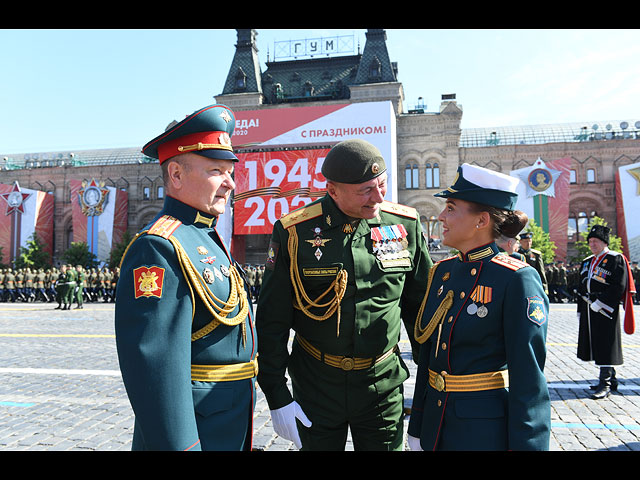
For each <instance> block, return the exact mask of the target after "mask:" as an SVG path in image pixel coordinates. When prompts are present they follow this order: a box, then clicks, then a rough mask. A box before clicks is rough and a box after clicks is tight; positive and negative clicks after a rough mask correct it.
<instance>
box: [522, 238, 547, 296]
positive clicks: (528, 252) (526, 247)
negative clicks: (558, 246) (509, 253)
mask: <svg viewBox="0 0 640 480" xmlns="http://www.w3.org/2000/svg"><path fill="white" fill-rule="evenodd" d="M532 238H533V233H532V232H522V233H521V234H520V248H519V249H518V253H521V254H522V255H524V258H525V259H526V260H527V263H528V264H529V265H531V266H532V267H533V268H535V269H536V272H538V276H539V277H540V281H541V282H542V286H543V287H544V291H545V293H546V294H547V295H549V282H548V279H547V275H546V274H545V271H544V261H543V260H542V252H541V251H540V250H536V249H535V248H531V241H532Z"/></svg>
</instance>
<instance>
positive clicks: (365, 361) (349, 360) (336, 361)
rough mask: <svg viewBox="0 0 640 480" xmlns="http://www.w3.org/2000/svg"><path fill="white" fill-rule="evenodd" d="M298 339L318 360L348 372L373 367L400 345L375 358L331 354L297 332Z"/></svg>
mask: <svg viewBox="0 0 640 480" xmlns="http://www.w3.org/2000/svg"><path fill="white" fill-rule="evenodd" d="M296 339H297V340H298V343H299V344H300V346H301V347H302V348H303V349H304V350H305V351H306V352H307V353H308V354H309V355H311V356H312V357H314V358H315V359H316V360H319V361H321V362H323V363H325V364H327V365H329V366H331V367H336V368H340V369H342V370H344V371H346V372H348V371H349V370H364V369H366V368H369V367H372V366H374V365H375V364H377V363H380V362H381V361H383V360H384V359H385V358H387V357H389V356H391V355H392V354H393V353H394V352H395V351H396V350H397V349H398V346H397V345H396V346H394V347H393V348H391V349H389V350H387V351H386V352H385V353H383V354H382V355H378V356H377V357H374V358H358V357H347V356H343V355H331V354H329V353H322V352H321V351H320V350H318V349H317V348H316V347H314V346H313V345H311V344H310V343H309V342H307V341H306V340H305V339H304V338H302V337H301V336H300V335H299V334H296Z"/></svg>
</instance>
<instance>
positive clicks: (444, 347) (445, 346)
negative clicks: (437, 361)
mask: <svg viewBox="0 0 640 480" xmlns="http://www.w3.org/2000/svg"><path fill="white" fill-rule="evenodd" d="M442 349H443V350H446V349H447V344H446V343H444V342H442Z"/></svg>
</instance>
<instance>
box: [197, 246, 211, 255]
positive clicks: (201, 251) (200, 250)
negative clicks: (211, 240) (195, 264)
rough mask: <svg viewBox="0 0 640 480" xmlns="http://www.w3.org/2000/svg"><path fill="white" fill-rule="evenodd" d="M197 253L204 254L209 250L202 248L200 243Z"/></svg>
mask: <svg viewBox="0 0 640 480" xmlns="http://www.w3.org/2000/svg"><path fill="white" fill-rule="evenodd" d="M197 250H198V253H199V254H200V255H206V254H207V253H209V250H207V249H206V248H204V247H203V246H202V245H200V246H199V247H198V248H197Z"/></svg>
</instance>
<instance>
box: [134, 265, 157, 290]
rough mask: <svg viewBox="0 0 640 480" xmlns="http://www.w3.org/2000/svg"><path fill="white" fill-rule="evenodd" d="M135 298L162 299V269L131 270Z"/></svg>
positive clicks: (142, 268)
mask: <svg viewBox="0 0 640 480" xmlns="http://www.w3.org/2000/svg"><path fill="white" fill-rule="evenodd" d="M133 279H134V282H135V284H134V288H135V298H138V297H158V298H161V297H162V282H163V280H164V268H160V267H138V268H136V269H134V270H133Z"/></svg>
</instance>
